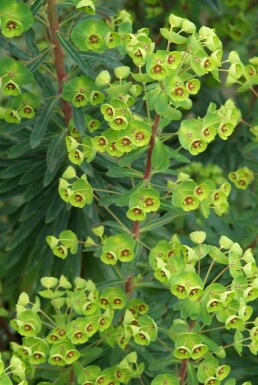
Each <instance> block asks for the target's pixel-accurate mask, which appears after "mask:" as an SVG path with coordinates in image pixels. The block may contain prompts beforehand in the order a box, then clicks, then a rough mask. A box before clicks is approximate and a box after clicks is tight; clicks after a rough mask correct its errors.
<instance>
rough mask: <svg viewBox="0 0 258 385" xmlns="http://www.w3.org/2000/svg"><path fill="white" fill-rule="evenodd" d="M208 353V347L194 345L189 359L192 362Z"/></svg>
mask: <svg viewBox="0 0 258 385" xmlns="http://www.w3.org/2000/svg"><path fill="white" fill-rule="evenodd" d="M208 351H209V349H208V346H206V345H204V344H197V345H194V346H193V348H192V350H191V358H192V359H193V360H198V359H199V358H201V357H203V356H204V355H205V354H206V353H207V352H208Z"/></svg>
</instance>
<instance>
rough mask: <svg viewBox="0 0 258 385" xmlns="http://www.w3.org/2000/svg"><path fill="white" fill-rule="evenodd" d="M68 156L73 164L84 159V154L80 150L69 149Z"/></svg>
mask: <svg viewBox="0 0 258 385" xmlns="http://www.w3.org/2000/svg"><path fill="white" fill-rule="evenodd" d="M68 158H69V160H70V161H71V162H72V163H73V164H78V165H80V164H82V162H83V161H84V155H83V153H82V152H81V151H80V150H77V149H76V150H70V151H69V152H68Z"/></svg>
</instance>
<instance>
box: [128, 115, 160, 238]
mask: <svg viewBox="0 0 258 385" xmlns="http://www.w3.org/2000/svg"><path fill="white" fill-rule="evenodd" d="M159 121H160V115H158V114H156V115H155V118H154V122H153V125H152V132H151V139H150V145H149V149H148V155H147V163H146V168H145V172H144V176H143V180H149V179H150V178H151V171H152V164H151V157H152V152H153V147H154V143H155V138H156V135H157V131H158V127H159ZM132 233H133V236H134V239H139V236H140V222H139V221H135V222H134V224H133V228H132Z"/></svg>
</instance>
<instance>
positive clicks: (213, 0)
mask: <svg viewBox="0 0 258 385" xmlns="http://www.w3.org/2000/svg"><path fill="white" fill-rule="evenodd" d="M204 1H205V3H207V4H208V5H209V6H210V7H211V8H213V9H214V10H215V11H217V12H221V6H220V0H204Z"/></svg>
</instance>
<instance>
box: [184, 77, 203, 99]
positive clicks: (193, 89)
mask: <svg viewBox="0 0 258 385" xmlns="http://www.w3.org/2000/svg"><path fill="white" fill-rule="evenodd" d="M200 87H201V83H200V81H199V80H198V79H192V80H190V81H189V82H187V83H186V88H187V90H188V92H189V94H190V95H196V94H197V93H198V91H199V89H200Z"/></svg>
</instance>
